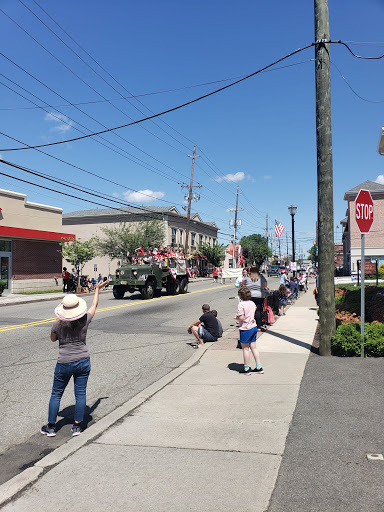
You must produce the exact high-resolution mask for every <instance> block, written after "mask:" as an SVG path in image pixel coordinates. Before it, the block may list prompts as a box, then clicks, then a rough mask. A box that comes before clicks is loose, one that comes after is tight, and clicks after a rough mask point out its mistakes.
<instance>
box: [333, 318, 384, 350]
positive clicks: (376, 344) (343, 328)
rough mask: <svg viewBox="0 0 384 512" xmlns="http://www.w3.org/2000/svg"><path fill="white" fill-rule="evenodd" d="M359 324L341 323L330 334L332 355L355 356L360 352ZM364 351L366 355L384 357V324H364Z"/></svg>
mask: <svg viewBox="0 0 384 512" xmlns="http://www.w3.org/2000/svg"><path fill="white" fill-rule="evenodd" d="M360 329H361V325H360V324H359V323H354V324H342V325H339V327H338V328H337V329H336V334H335V336H332V339H331V346H332V355H334V356H340V357H357V356H360V354H361V330H360ZM364 353H365V356H366V357H384V324H381V323H379V322H373V323H371V324H364Z"/></svg>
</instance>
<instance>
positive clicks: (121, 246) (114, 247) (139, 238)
mask: <svg viewBox="0 0 384 512" xmlns="http://www.w3.org/2000/svg"><path fill="white" fill-rule="evenodd" d="M102 232H103V233H104V235H105V238H101V239H99V240H98V241H97V249H98V250H99V252H100V254H102V255H106V254H107V255H108V256H109V257H110V258H114V259H120V258H125V257H126V255H127V253H129V254H131V255H132V254H133V252H134V250H135V249H136V248H137V247H139V246H141V247H142V248H143V250H144V251H148V250H150V249H154V248H155V247H157V248H159V247H162V246H163V244H164V239H165V226H164V224H163V223H162V222H161V221H158V220H151V221H148V222H140V223H138V224H136V225H135V226H133V227H132V226H130V225H129V224H126V223H122V224H120V225H119V226H113V227H111V228H107V227H105V228H102Z"/></svg>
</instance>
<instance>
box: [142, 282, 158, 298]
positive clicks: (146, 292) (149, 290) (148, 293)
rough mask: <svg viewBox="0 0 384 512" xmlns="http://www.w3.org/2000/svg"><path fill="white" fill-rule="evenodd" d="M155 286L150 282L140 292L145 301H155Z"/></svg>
mask: <svg viewBox="0 0 384 512" xmlns="http://www.w3.org/2000/svg"><path fill="white" fill-rule="evenodd" d="M155 286H156V285H155V284H154V283H153V282H152V281H149V282H148V283H146V284H145V286H144V287H143V288H142V289H141V290H140V291H141V295H142V296H143V299H153V297H154V295H155Z"/></svg>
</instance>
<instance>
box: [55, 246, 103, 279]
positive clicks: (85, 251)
mask: <svg viewBox="0 0 384 512" xmlns="http://www.w3.org/2000/svg"><path fill="white" fill-rule="evenodd" d="M60 245H61V254H62V256H63V259H65V260H66V261H68V262H69V263H70V264H71V265H73V266H74V267H75V269H76V271H77V275H78V276H80V275H81V272H82V270H83V268H84V265H85V264H86V263H87V261H90V260H92V259H93V258H94V257H95V256H96V254H97V252H96V249H95V239H94V238H91V239H90V240H85V241H84V242H81V241H80V240H73V239H68V240H65V241H64V242H61V243H60Z"/></svg>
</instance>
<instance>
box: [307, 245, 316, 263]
mask: <svg viewBox="0 0 384 512" xmlns="http://www.w3.org/2000/svg"><path fill="white" fill-rule="evenodd" d="M308 255H309V259H310V260H311V261H312V263H315V261H316V245H312V247H311V248H310V249H309V251H308Z"/></svg>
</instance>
